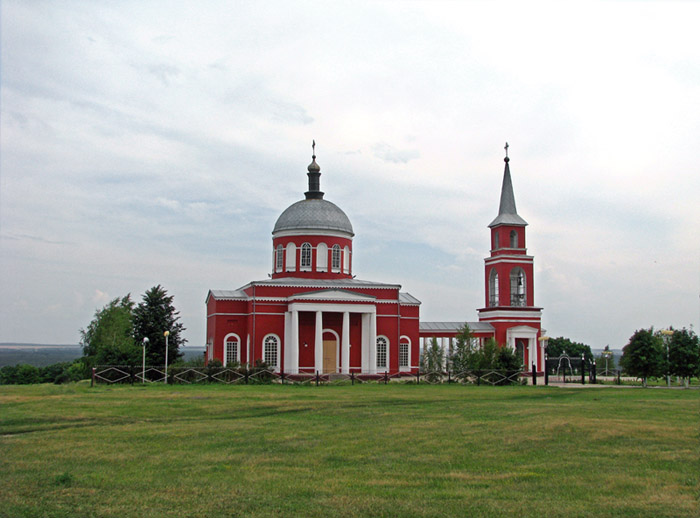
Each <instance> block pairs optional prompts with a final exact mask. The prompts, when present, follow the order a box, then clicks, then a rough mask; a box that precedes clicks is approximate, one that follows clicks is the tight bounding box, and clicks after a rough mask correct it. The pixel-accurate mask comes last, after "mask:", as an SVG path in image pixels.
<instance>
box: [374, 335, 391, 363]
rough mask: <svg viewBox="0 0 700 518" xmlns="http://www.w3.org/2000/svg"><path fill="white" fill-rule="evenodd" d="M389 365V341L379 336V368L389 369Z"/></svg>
mask: <svg viewBox="0 0 700 518" xmlns="http://www.w3.org/2000/svg"><path fill="white" fill-rule="evenodd" d="M388 366H389V341H388V340H387V339H386V338H385V337H383V336H378V337H377V369H387V368H388Z"/></svg>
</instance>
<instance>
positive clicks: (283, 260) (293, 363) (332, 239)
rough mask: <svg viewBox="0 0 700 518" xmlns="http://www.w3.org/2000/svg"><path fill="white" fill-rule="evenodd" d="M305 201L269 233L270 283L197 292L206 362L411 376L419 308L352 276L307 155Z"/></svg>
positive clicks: (343, 233) (338, 223) (345, 244)
mask: <svg viewBox="0 0 700 518" xmlns="http://www.w3.org/2000/svg"><path fill="white" fill-rule="evenodd" d="M307 174H308V179H309V190H308V191H307V192H306V193H305V199H303V200H301V201H298V202H296V203H294V204H292V205H291V206H289V207H288V208H287V209H286V210H285V211H284V212H282V214H281V215H280V217H279V218H278V219H277V222H276V223H275V227H274V229H273V231H272V272H271V274H270V279H267V280H262V281H253V282H250V283H249V284H247V285H245V286H243V287H241V288H239V289H237V290H232V291H228V290H211V291H210V292H209V295H208V296H207V301H206V305H207V352H206V354H207V358H208V359H209V360H211V359H214V358H216V359H219V360H221V361H222V362H223V364H224V365H227V364H232V363H249V364H254V363H255V362H256V361H257V360H262V361H264V362H265V363H266V364H267V365H269V366H270V367H271V368H273V369H274V370H275V371H277V372H280V371H284V372H285V373H287V374H305V373H308V374H314V373H316V372H318V373H324V374H325V373H342V374H349V373H363V374H377V373H384V372H389V373H416V372H417V371H418V361H419V336H418V318H419V315H418V311H419V307H420V302H419V301H418V300H417V299H416V298H414V297H412V296H411V295H410V294H408V293H404V292H401V286H400V285H398V284H389V283H382V282H373V281H362V280H359V279H356V278H355V276H354V275H353V273H352V263H353V260H352V258H353V248H352V238H353V236H354V235H355V234H354V233H353V228H352V224H351V223H350V220H349V219H348V217H347V215H346V214H345V212H343V211H342V210H341V209H340V208H339V207H338V206H337V205H335V204H333V203H331V202H330V201H328V200H325V199H324V198H323V196H324V193H323V192H321V190H320V177H321V168H320V167H319V165H318V164H317V163H316V155H315V154H314V156H313V157H312V162H311V164H310V165H309V167H308V173H307Z"/></svg>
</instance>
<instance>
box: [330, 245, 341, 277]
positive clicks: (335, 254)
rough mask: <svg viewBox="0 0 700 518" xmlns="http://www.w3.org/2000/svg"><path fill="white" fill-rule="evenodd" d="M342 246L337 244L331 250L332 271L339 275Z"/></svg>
mask: <svg viewBox="0 0 700 518" xmlns="http://www.w3.org/2000/svg"><path fill="white" fill-rule="evenodd" d="M340 256H341V253H340V245H338V244H335V245H333V247H332V248H331V271H332V272H336V273H339V272H340V264H341V257H340Z"/></svg>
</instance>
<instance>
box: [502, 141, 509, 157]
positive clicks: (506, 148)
mask: <svg viewBox="0 0 700 518" xmlns="http://www.w3.org/2000/svg"><path fill="white" fill-rule="evenodd" d="M508 147H509V146H508V142H506V146H505V147H504V148H503V149H505V150H506V158H508Z"/></svg>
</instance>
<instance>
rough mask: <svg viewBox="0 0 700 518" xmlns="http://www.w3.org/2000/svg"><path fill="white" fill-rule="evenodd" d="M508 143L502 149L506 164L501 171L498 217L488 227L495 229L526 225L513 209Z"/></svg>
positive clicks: (513, 198)
mask: <svg viewBox="0 0 700 518" xmlns="http://www.w3.org/2000/svg"><path fill="white" fill-rule="evenodd" d="M509 147H510V146H509V145H508V142H506V145H505V147H504V149H505V150H506V157H505V158H504V159H503V161H504V162H505V163H506V166H505V170H504V171H503V185H502V186H501V203H500V205H499V206H498V216H496V219H494V220H493V221H492V222H491V224H490V225H489V227H495V226H496V225H504V224H506V225H523V226H525V225H527V222H526V221H525V220H524V219H523V218H521V217H520V216H518V211H517V209H516V208H515V195H514V194H513V181H512V180H511V178H510V166H509V164H508V163H509V162H510V158H508V148H509Z"/></svg>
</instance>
